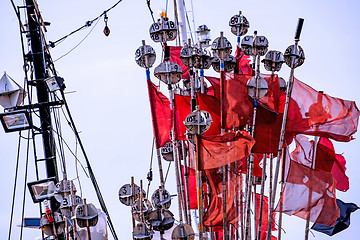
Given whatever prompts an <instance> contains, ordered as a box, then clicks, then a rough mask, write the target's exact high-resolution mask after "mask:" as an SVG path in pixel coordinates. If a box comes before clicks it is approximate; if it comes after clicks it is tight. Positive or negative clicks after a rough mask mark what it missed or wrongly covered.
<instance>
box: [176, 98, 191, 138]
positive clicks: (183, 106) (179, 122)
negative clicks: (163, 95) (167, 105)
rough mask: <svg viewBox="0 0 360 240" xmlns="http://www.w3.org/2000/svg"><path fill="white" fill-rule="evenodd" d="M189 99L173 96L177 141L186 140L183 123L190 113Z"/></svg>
mask: <svg viewBox="0 0 360 240" xmlns="http://www.w3.org/2000/svg"><path fill="white" fill-rule="evenodd" d="M190 99H191V98H190V97H187V96H181V95H178V94H175V97H174V105H175V133H176V134H175V135H176V138H177V140H186V136H185V133H186V128H185V125H184V121H185V119H186V117H187V116H188V115H189V114H190V113H191V105H190Z"/></svg>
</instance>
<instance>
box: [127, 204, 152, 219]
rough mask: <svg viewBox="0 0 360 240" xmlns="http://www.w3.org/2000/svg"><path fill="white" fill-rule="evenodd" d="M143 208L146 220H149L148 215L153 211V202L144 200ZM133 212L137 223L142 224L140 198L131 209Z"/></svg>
mask: <svg viewBox="0 0 360 240" xmlns="http://www.w3.org/2000/svg"><path fill="white" fill-rule="evenodd" d="M142 203H143V206H142V211H143V214H144V218H145V219H147V216H148V213H149V212H150V211H151V210H152V209H153V208H152V205H151V202H150V201H149V200H148V199H144V200H143V202H142ZM131 212H132V214H133V216H134V218H135V220H136V221H139V222H141V221H142V219H141V209H140V198H138V199H136V201H135V202H134V204H133V205H132V207H131Z"/></svg>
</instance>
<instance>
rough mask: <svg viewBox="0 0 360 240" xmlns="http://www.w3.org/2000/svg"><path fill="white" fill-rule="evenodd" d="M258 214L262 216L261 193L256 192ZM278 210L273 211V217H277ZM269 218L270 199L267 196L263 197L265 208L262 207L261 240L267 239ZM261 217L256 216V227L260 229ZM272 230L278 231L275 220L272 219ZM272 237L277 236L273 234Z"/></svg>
mask: <svg viewBox="0 0 360 240" xmlns="http://www.w3.org/2000/svg"><path fill="white" fill-rule="evenodd" d="M255 196H256V206H257V208H256V216H260V214H259V213H260V200H261V195H260V194H257V193H256V195H255ZM275 216H276V212H274V213H273V219H275ZM268 220H269V199H268V197H267V196H264V198H263V208H262V219H261V235H260V240H266V235H267V225H268ZM258 224H259V219H258V218H256V229H258ZM271 230H272V231H276V227H275V221H272V226H271ZM272 239H277V238H276V237H274V236H272Z"/></svg>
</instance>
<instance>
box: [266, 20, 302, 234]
mask: <svg viewBox="0 0 360 240" xmlns="http://www.w3.org/2000/svg"><path fill="white" fill-rule="evenodd" d="M303 23H304V19H302V18H299V22H298V26H297V30H296V34H295V44H294V47H293V49H292V50H293V51H292V54H291V55H290V57H291V63H290V68H291V70H290V78H289V83H288V87H287V90H286V101H285V107H284V115H283V121H282V124H281V132H280V141H279V148H278V155H277V161H276V167H275V175H274V183H273V192H272V197H271V202H270V207H269V221H268V228H267V238H266V239H267V240H271V225H272V215H273V213H274V205H275V196H276V188H277V182H278V177H279V169H280V162H281V155H282V148H283V144H284V137H285V128H286V122H287V115H288V110H289V101H290V96H291V92H292V87H293V83H294V69H295V68H296V67H297V66H296V65H295V64H296V60H298V59H299V58H300V56H299V52H298V44H299V41H300V34H301V29H302V26H303Z"/></svg>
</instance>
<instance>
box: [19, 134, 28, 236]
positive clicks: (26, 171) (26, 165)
mask: <svg viewBox="0 0 360 240" xmlns="http://www.w3.org/2000/svg"><path fill="white" fill-rule="evenodd" d="M28 138H30V131H28ZM29 141H30V140H28V141H27V145H26V162H25V177H24V191H23V194H24V197H23V203H22V204H23V205H22V212H21V227H20V229H21V230H20V240H22V235H23V229H24V226H23V222H24V215H25V200H26V183H27V175H28V167H29V148H30V143H29Z"/></svg>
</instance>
